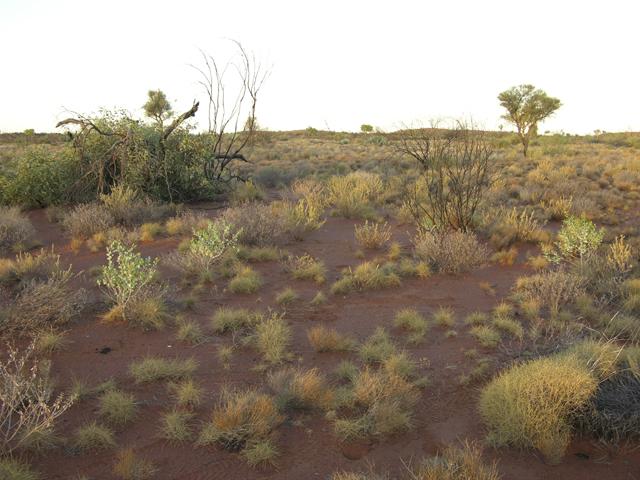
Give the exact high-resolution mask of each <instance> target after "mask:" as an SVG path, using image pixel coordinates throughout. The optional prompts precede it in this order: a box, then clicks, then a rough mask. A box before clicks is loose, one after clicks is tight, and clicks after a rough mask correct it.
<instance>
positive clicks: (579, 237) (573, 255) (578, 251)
mask: <svg viewBox="0 0 640 480" xmlns="http://www.w3.org/2000/svg"><path fill="white" fill-rule="evenodd" d="M603 238H604V229H600V230H598V229H597V228H596V226H595V225H594V223H593V222H592V221H591V220H587V219H586V218H585V217H569V218H567V219H565V220H564V221H563V222H562V228H561V229H560V231H559V232H558V240H557V241H556V242H555V243H554V245H553V246H552V247H549V246H547V247H546V248H545V249H544V250H543V251H544V255H545V257H546V258H547V259H548V260H549V261H550V262H552V263H560V262H563V261H582V260H584V259H585V258H586V257H587V256H589V255H591V254H593V253H595V251H596V250H597V249H598V247H599V246H600V244H601V243H602V240H603Z"/></svg>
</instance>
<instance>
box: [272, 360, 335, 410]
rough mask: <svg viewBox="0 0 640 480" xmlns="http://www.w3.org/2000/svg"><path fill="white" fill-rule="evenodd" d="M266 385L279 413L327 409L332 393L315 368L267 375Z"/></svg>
mask: <svg viewBox="0 0 640 480" xmlns="http://www.w3.org/2000/svg"><path fill="white" fill-rule="evenodd" d="M267 383H268V384H269V386H270V387H271V389H272V390H273V392H274V395H275V402H276V405H278V408H279V409H280V411H281V412H286V411H288V410H310V409H314V408H315V409H321V410H324V409H328V408H329V407H330V406H331V405H332V403H333V392H332V391H331V389H330V388H329V386H328V385H327V381H326V379H325V378H324V376H323V375H321V374H320V373H319V371H318V369H317V368H313V369H311V370H305V371H303V370H300V369H294V368H284V369H282V370H278V371H275V372H271V373H269V375H268V376H267Z"/></svg>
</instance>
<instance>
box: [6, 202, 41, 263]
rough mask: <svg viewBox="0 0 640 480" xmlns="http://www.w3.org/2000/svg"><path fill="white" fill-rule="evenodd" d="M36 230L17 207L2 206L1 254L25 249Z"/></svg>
mask: <svg viewBox="0 0 640 480" xmlns="http://www.w3.org/2000/svg"><path fill="white" fill-rule="evenodd" d="M35 233H36V231H35V229H34V228H33V225H32V224H31V221H30V220H29V219H28V218H27V217H26V216H25V215H23V214H22V213H21V212H20V209H19V208H16V207H3V206H0V255H4V254H5V253H9V252H12V251H16V250H23V249H25V248H26V247H27V246H28V244H29V243H30V242H31V241H32V239H33V236H34V235H35Z"/></svg>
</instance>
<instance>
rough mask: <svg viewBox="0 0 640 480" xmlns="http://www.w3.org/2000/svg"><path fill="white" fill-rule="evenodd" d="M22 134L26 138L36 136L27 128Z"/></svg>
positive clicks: (34, 132)
mask: <svg viewBox="0 0 640 480" xmlns="http://www.w3.org/2000/svg"><path fill="white" fill-rule="evenodd" d="M23 133H24V134H25V135H26V136H27V137H33V136H34V135H35V134H36V131H35V130H34V129H33V128H27V129H26V130H25V131H24V132H23Z"/></svg>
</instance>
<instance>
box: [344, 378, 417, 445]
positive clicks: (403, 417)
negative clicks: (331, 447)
mask: <svg viewBox="0 0 640 480" xmlns="http://www.w3.org/2000/svg"><path fill="white" fill-rule="evenodd" d="M418 398H419V391H418V389H417V387H416V386H415V385H414V384H413V383H411V382H410V381H409V380H408V379H407V378H406V377H403V376H401V375H400V374H398V372H397V371H396V369H386V368H383V369H380V370H373V369H370V368H368V367H367V368H365V369H364V370H362V371H359V372H358V373H357V374H356V375H355V377H354V378H353V380H352V386H351V389H350V392H349V402H348V404H347V405H345V407H343V409H346V410H347V411H348V412H350V415H349V416H339V417H337V418H336V420H335V421H334V428H335V431H336V434H337V435H338V437H340V438H341V439H343V440H350V439H355V438H367V437H379V436H385V435H390V434H393V433H397V432H400V431H404V430H407V429H409V428H411V426H412V425H413V408H414V406H415V405H416V403H417V402H418Z"/></svg>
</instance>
